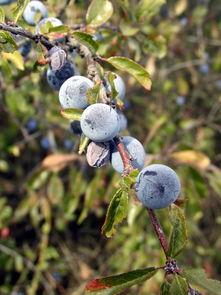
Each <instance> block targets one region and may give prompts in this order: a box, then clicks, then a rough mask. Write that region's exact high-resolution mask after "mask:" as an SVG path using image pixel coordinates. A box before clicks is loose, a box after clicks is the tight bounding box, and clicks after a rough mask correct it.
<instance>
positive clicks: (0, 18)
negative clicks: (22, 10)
mask: <svg viewBox="0 0 221 295" xmlns="http://www.w3.org/2000/svg"><path fill="white" fill-rule="evenodd" d="M4 22H5V11H4V9H3V8H1V7H0V23H4Z"/></svg>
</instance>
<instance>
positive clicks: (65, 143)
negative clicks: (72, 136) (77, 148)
mask: <svg viewBox="0 0 221 295" xmlns="http://www.w3.org/2000/svg"><path fill="white" fill-rule="evenodd" d="M64 147H65V148H66V149H67V150H70V149H71V148H72V147H73V142H72V141H71V140H69V139H66V140H65V141H64Z"/></svg>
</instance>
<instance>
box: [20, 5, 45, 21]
mask: <svg viewBox="0 0 221 295" xmlns="http://www.w3.org/2000/svg"><path fill="white" fill-rule="evenodd" d="M38 13H41V15H42V18H44V17H47V16H48V10H47V8H46V6H45V5H44V4H43V3H42V2H41V1H37V0H33V1H31V2H29V3H28V5H27V6H26V7H25V10H24V13H23V18H24V20H25V21H26V23H27V24H29V25H30V26H35V25H36V23H35V16H36V15H37V14H38Z"/></svg>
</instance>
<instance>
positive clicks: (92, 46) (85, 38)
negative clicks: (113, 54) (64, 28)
mask: <svg viewBox="0 0 221 295" xmlns="http://www.w3.org/2000/svg"><path fill="white" fill-rule="evenodd" d="M72 37H73V38H74V39H76V40H77V41H78V42H79V43H81V44H83V45H84V46H86V47H87V48H88V49H89V50H90V51H91V52H92V53H96V51H97V49H98V43H97V42H96V41H95V40H93V37H92V36H91V35H90V34H87V33H83V32H73V33H72Z"/></svg>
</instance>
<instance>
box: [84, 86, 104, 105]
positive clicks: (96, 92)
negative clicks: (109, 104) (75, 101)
mask: <svg viewBox="0 0 221 295" xmlns="http://www.w3.org/2000/svg"><path fill="white" fill-rule="evenodd" d="M100 89H101V82H98V83H97V84H95V85H94V86H93V87H91V88H88V90H87V92H86V96H87V101H88V103H89V104H93V103H97V102H99V101H100Z"/></svg>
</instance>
